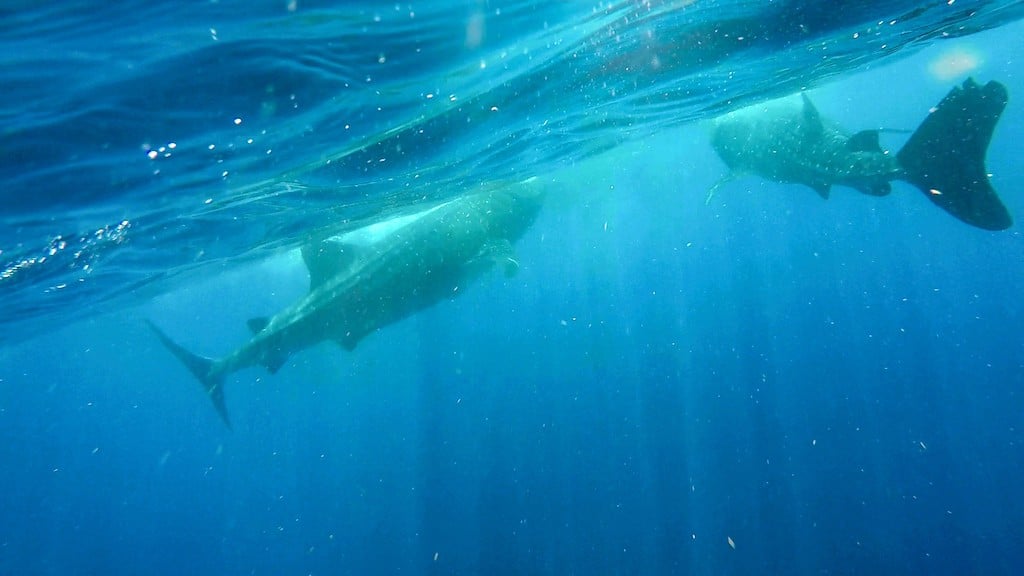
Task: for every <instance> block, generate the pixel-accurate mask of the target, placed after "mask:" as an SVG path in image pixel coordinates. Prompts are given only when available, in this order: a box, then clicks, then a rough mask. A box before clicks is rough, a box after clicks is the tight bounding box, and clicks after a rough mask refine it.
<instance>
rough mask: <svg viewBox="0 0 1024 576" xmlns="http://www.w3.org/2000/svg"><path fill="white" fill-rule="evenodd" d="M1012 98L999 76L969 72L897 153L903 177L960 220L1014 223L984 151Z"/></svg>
mask: <svg viewBox="0 0 1024 576" xmlns="http://www.w3.org/2000/svg"><path fill="white" fill-rule="evenodd" d="M1007 100H1008V96H1007V92H1006V87H1005V86H1003V85H1002V84H1000V83H998V82H994V81H993V82H989V83H988V84H985V85H984V86H982V85H980V84H978V83H976V82H975V81H974V80H973V79H971V78H968V79H967V80H965V81H964V83H963V86H958V87H955V88H953V89H952V90H950V92H949V94H947V95H946V97H945V98H943V99H942V102H939V104H938V105H937V106H936V107H935V108H933V109H932V110H931V113H930V114H929V115H928V117H927V118H925V120H924V122H922V123H921V125H920V126H918V128H917V130H916V131H914V134H913V135H911V137H910V140H909V141H907V144H906V145H905V146H904V147H903V149H902V150H900V151H899V153H898V154H897V155H896V158H897V159H898V160H899V164H900V167H901V168H902V170H903V175H902V176H901V179H902V180H906V181H908V182H910V183H911V184H913V185H914V186H917V187H918V188H920V189H921V191H922V192H924V193H925V196H927V197H928V198H929V199H930V200H931V201H932V202H934V203H935V204H937V205H938V206H939V207H940V208H942V209H943V210H945V211H946V212H949V213H950V214H952V215H953V216H956V217H957V218H959V219H960V220H963V221H964V222H966V223H968V224H971V225H972V226H977V227H978V228H984V229H986V230H1004V229H1006V228H1009V227H1010V226H1011V225H1013V219H1012V218H1011V217H1010V213H1009V212H1008V211H1007V210H1006V207H1005V206H1004V205H1003V203H1002V201H1001V200H1000V199H999V196H998V195H997V194H996V191H995V190H994V189H993V188H992V185H991V184H989V181H988V174H987V173H986V171H985V152H986V151H987V150H988V144H989V140H991V139H992V132H993V130H994V129H995V126H996V122H998V121H999V116H1000V115H1001V114H1002V113H1003V109H1004V108H1006V102H1007Z"/></svg>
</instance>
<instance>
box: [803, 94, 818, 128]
mask: <svg viewBox="0 0 1024 576" xmlns="http://www.w3.org/2000/svg"><path fill="white" fill-rule="evenodd" d="M800 96H801V98H803V101H804V111H803V114H804V127H805V128H807V131H808V132H810V133H812V134H817V133H819V132H821V131H822V129H823V125H822V123H821V114H819V113H818V109H817V108H815V107H814V103H813V102H811V98H810V96H808V95H807V92H801V93H800Z"/></svg>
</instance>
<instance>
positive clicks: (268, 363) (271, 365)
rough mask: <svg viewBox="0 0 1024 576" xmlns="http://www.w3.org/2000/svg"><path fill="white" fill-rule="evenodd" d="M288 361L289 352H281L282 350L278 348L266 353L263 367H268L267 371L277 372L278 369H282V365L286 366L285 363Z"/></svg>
mask: <svg viewBox="0 0 1024 576" xmlns="http://www.w3.org/2000/svg"><path fill="white" fill-rule="evenodd" d="M287 361H288V354H286V353H284V352H281V351H280V350H276V351H273V352H268V353H267V354H265V355H264V356H263V361H262V362H261V364H263V367H264V368H266V369H267V372H270V373H271V374H277V371H278V370H280V369H281V366H284V363H285V362H287Z"/></svg>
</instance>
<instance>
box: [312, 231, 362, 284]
mask: <svg viewBox="0 0 1024 576" xmlns="http://www.w3.org/2000/svg"><path fill="white" fill-rule="evenodd" d="M361 251H362V249H361V248H360V247H358V246H356V245H354V244H346V243H345V242H339V241H337V240H324V241H322V242H315V243H313V244H307V245H305V246H303V247H302V260H303V262H305V264H306V270H308V271H309V289H310V290H311V291H312V290H315V289H316V288H318V287H319V286H320V285H321V284H323V283H324V282H326V281H327V280H329V279H330V278H333V277H334V276H336V275H338V274H339V273H341V272H342V271H344V270H346V269H347V268H349V267H350V266H352V263H353V262H355V260H356V259H357V258H358V257H359V254H360V252H361Z"/></svg>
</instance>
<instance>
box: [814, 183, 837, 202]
mask: <svg viewBox="0 0 1024 576" xmlns="http://www.w3.org/2000/svg"><path fill="white" fill-rule="evenodd" d="M810 186H811V188H814V191H815V192H817V193H818V196H821V199H822V200H828V195H829V192H831V191H832V185H831V184H821V183H817V184H811V185H810Z"/></svg>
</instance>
